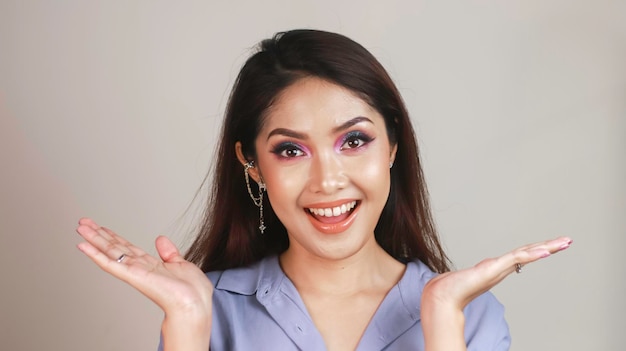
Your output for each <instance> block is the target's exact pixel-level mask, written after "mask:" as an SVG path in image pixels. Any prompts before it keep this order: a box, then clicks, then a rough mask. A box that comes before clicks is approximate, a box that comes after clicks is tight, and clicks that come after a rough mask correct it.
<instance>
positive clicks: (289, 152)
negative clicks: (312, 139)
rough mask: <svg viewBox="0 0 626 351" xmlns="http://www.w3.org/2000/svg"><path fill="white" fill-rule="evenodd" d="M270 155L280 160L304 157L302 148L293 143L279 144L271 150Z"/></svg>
mask: <svg viewBox="0 0 626 351" xmlns="http://www.w3.org/2000/svg"><path fill="white" fill-rule="evenodd" d="M272 153H274V154H276V155H278V156H279V157H282V158H294V157H301V156H304V155H305V153H304V151H302V148H301V147H300V146H298V145H297V144H294V143H281V144H279V145H277V146H276V147H275V148H274V149H273V150H272Z"/></svg>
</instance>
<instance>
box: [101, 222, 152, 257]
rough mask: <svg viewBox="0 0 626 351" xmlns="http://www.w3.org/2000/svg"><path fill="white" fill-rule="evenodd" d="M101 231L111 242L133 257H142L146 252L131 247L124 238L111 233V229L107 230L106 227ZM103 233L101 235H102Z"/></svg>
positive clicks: (133, 246)
mask: <svg viewBox="0 0 626 351" xmlns="http://www.w3.org/2000/svg"><path fill="white" fill-rule="evenodd" d="M101 230H102V231H103V232H104V233H106V235H107V236H108V237H109V238H110V239H111V240H112V241H115V242H117V243H119V244H121V245H123V246H125V247H126V248H127V249H128V250H129V251H130V252H132V254H133V255H135V256H142V255H145V254H146V252H145V251H143V250H142V249H141V248H139V247H137V246H135V245H133V244H132V243H131V242H130V241H128V240H126V239H125V238H124V237H121V236H119V235H117V234H116V233H115V232H114V231H112V230H111V229H109V228H107V227H101ZM104 233H103V234H104Z"/></svg>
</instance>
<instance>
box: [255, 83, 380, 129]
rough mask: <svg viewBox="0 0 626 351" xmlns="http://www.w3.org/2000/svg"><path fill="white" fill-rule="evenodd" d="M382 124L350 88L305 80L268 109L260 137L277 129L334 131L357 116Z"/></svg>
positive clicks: (291, 87)
mask: <svg viewBox="0 0 626 351" xmlns="http://www.w3.org/2000/svg"><path fill="white" fill-rule="evenodd" d="M359 116H362V117H368V118H370V119H371V120H372V121H373V122H374V124H375V125H379V124H380V125H383V124H384V120H383V118H382V116H381V115H380V114H379V113H378V111H376V109H374V108H373V107H372V106H370V105H369V104H368V103H367V102H366V101H365V100H363V99H362V98H361V97H359V96H358V95H357V94H355V93H354V92H352V91H351V90H349V89H346V88H344V87H342V86H340V85H337V84H335V83H332V82H329V81H326V80H323V79H320V78H315V77H308V78H303V79H300V80H298V81H297V82H295V83H294V84H292V85H290V86H289V87H287V88H286V89H285V90H284V91H282V92H281V93H280V94H279V95H278V97H277V99H276V101H275V102H274V104H273V105H272V106H271V107H270V108H269V109H268V111H267V114H266V117H265V121H264V123H263V128H262V129H261V134H264V132H265V133H267V132H268V131H269V130H271V129H273V128H277V127H281V128H290V129H294V130H303V131H306V130H316V129H324V128H332V127H333V126H337V125H341V124H342V123H343V122H345V121H347V120H349V119H352V118H354V117H359Z"/></svg>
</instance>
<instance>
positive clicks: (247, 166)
mask: <svg viewBox="0 0 626 351" xmlns="http://www.w3.org/2000/svg"><path fill="white" fill-rule="evenodd" d="M250 168H254V161H249V162H248V163H246V164H245V165H244V168H243V172H244V176H245V178H246V187H247V188H248V194H250V198H251V199H252V202H254V204H255V205H256V206H257V207H258V208H259V230H260V231H261V234H263V232H264V231H265V228H267V227H265V224H264V223H263V192H264V191H265V189H266V188H265V183H263V181H261V182H259V197H255V196H254V194H252V188H250V176H249V175H248V170H249V169H250Z"/></svg>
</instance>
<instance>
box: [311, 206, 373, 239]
mask: <svg viewBox="0 0 626 351" xmlns="http://www.w3.org/2000/svg"><path fill="white" fill-rule="evenodd" d="M350 201H355V200H338V201H333V202H325V203H317V204H312V205H311V206H308V207H307V208H305V209H304V211H305V213H306V214H307V218H308V219H309V221H310V222H311V224H312V225H313V227H315V229H317V230H318V231H320V232H322V233H324V234H339V233H342V232H344V231H345V230H346V229H348V228H349V227H350V226H351V225H352V223H353V222H354V219H355V218H356V216H357V214H358V212H359V209H360V208H361V206H360V205H361V202H360V201H358V200H357V204H356V207H355V208H354V209H353V210H352V212H350V215H349V216H348V217H346V218H345V219H344V220H342V221H341V222H336V223H322V222H320V221H318V220H317V219H315V217H314V216H313V215H312V214H311V213H310V212H309V210H308V209H309V208H329V207H331V208H332V207H336V206H340V205H342V204H345V203H348V202H350Z"/></svg>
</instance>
